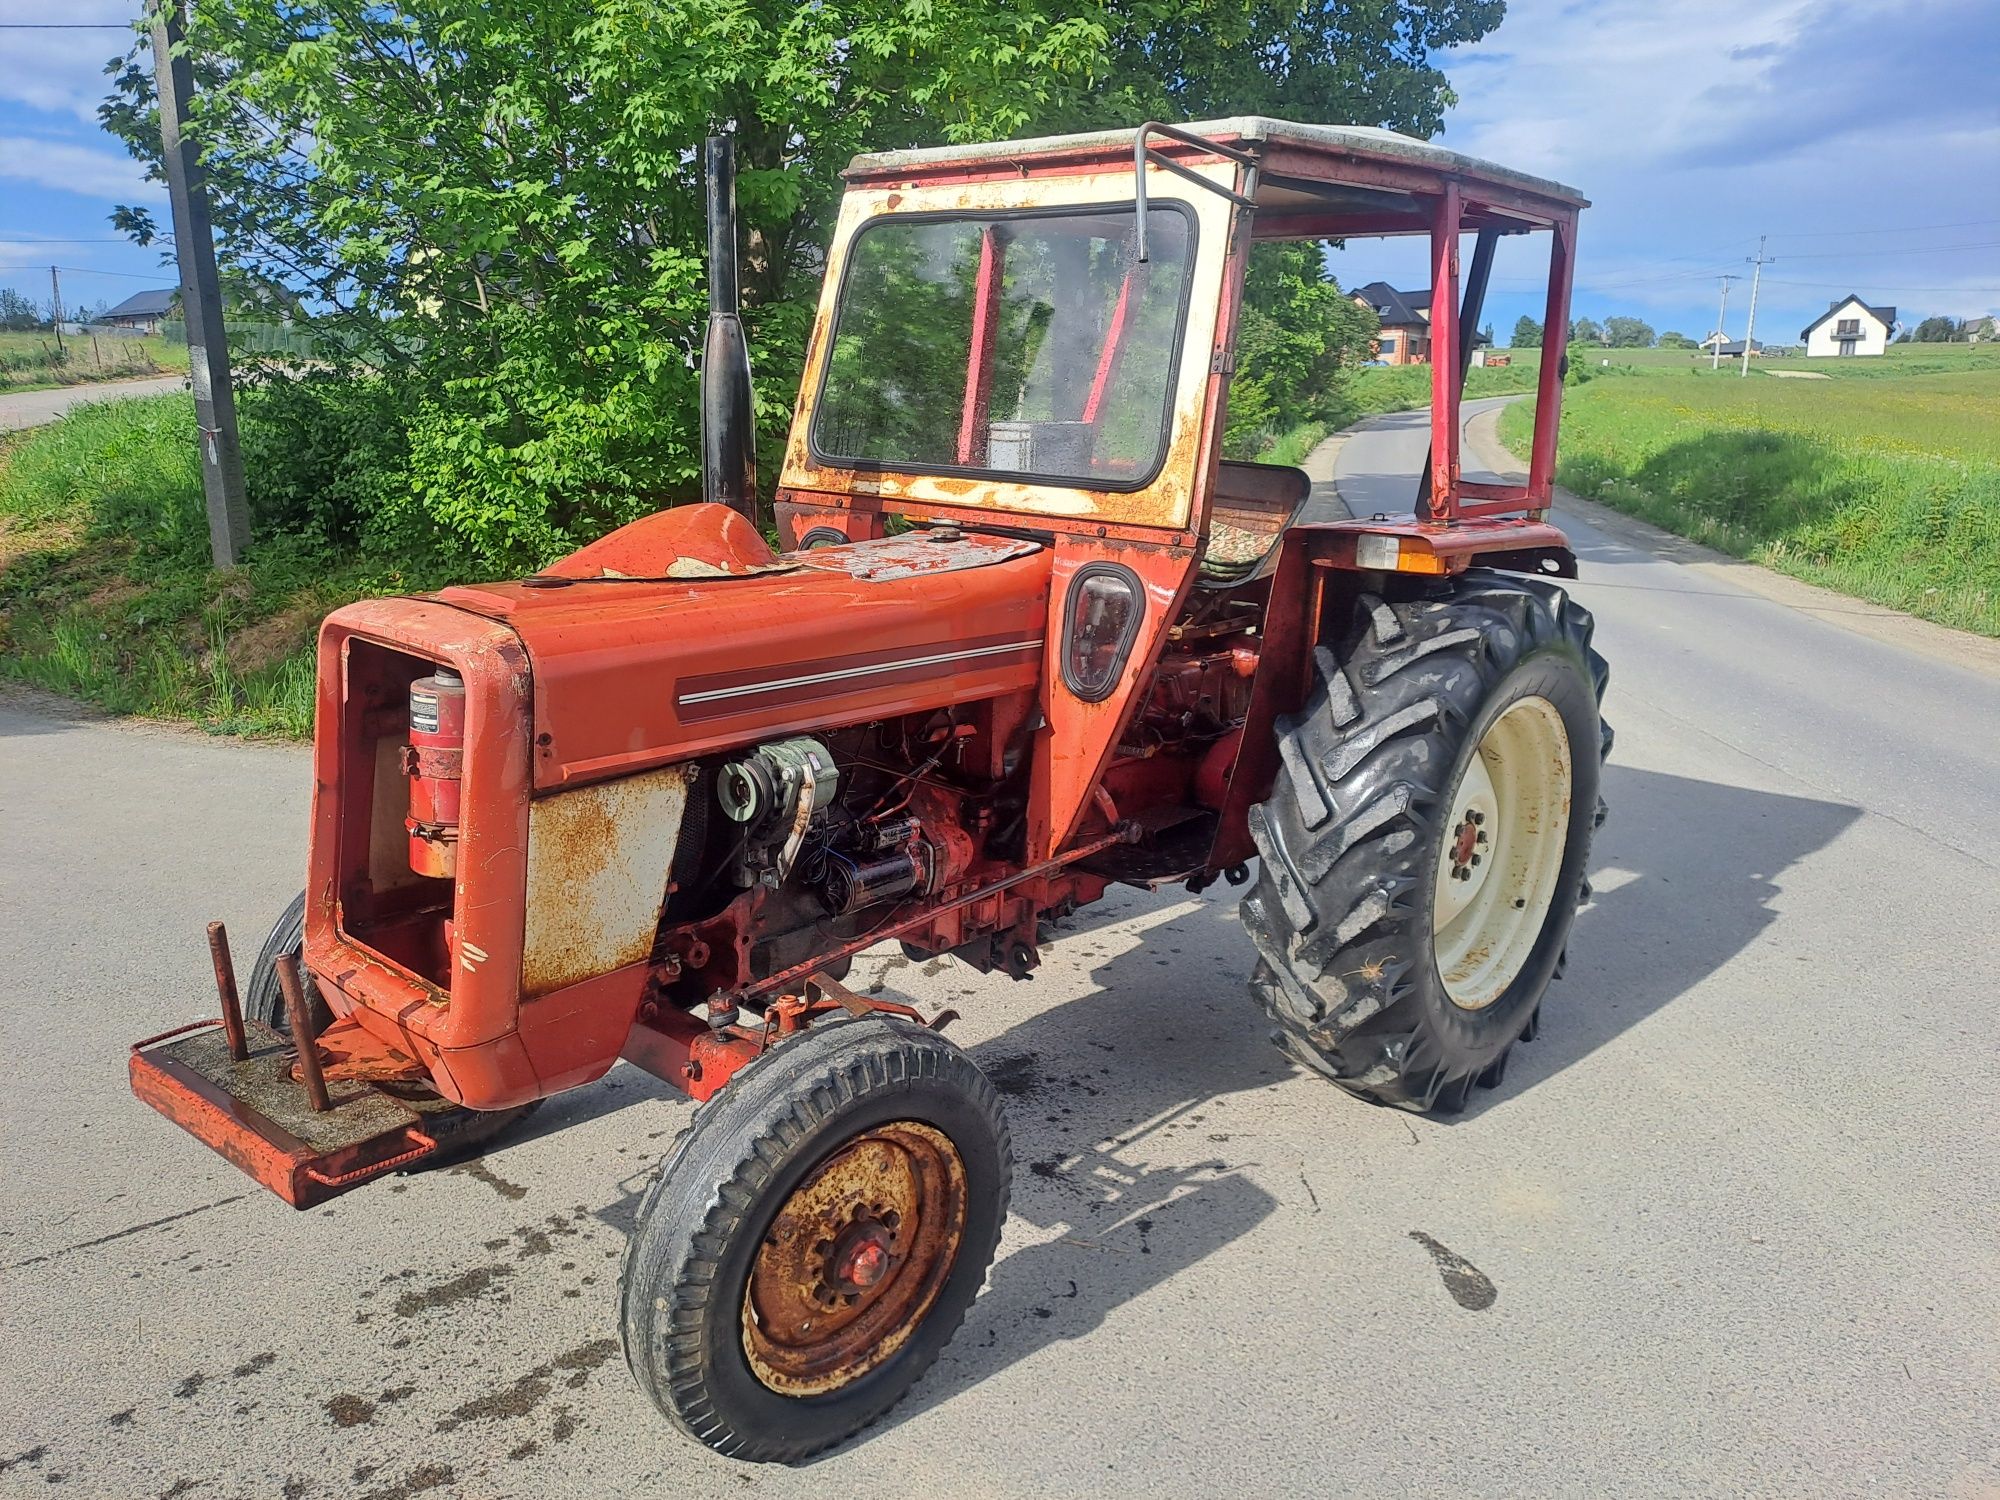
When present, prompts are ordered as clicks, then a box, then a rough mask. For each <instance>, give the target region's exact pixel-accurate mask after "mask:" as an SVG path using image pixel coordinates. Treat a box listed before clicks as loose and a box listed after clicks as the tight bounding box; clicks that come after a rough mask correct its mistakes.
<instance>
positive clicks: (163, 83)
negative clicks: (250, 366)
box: [146, 0, 250, 568]
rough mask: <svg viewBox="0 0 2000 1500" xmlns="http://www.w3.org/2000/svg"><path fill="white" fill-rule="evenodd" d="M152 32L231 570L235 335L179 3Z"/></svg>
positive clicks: (219, 533) (213, 495)
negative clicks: (193, 126) (191, 107)
mask: <svg viewBox="0 0 2000 1500" xmlns="http://www.w3.org/2000/svg"><path fill="white" fill-rule="evenodd" d="M146 12H147V19H148V20H149V21H150V22H151V24H152V28H153V83H154V87H155V88H156V89H157V90H158V91H159V96H160V144H161V145H162V146H163V147H164V148H165V154H166V168H167V193H168V196H169V197H170V198H171V200H172V202H173V210H174V249H175V251H176V252H177V254H178V255H179V258H180V271H181V316H182V317H183V318H184V319H185V320H186V322H187V351H188V378H189V380H190V381H191V382H192V384H193V385H194V412H195V428H196V433H197V436H198V438H199V441H200V446H201V487H202V492H203V494H204V495H205V496H206V497H207V500H208V547H209V553H210V555H211V556H212V557H213V558H214V560H215V565H216V567H218V568H233V567H235V566H236V564H237V562H238V560H239V559H240V558H241V557H242V555H243V548H244V545H245V544H246V543H247V542H248V541H249V540H250V507H249V504H248V502H247V501H246V500H245V498H244V493H243V450H242V447H241V445H240V444H239V442H238V439H237V435H236V396H235V392H234V391H233V390H232V389H231V387H230V383H229V334H228V332H227V330H226V329H224V327H223V324H222V287H221V283H220V280H219V279H218V277H217V276H216V271H215V233H214V230H213V228H212V227H211V225H210V223H209V217H208V174H207V172H206V171H204V170H203V168H202V164H201V151H200V148H199V147H198V146H197V145H196V144H195V142H193V141H192V140H190V139H188V137H187V134H186V131H187V123H188V102H189V100H190V99H192V98H193V97H194V68H193V67H192V65H191V64H190V63H189V62H188V59H187V54H186V51H185V49H184V47H183V45H182V17H181V0H146Z"/></svg>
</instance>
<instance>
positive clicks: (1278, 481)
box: [1197, 459, 1312, 588]
mask: <svg viewBox="0 0 2000 1500" xmlns="http://www.w3.org/2000/svg"><path fill="white" fill-rule="evenodd" d="M1311 494H1312V478H1311V476H1310V475H1308V474H1307V473H1306V471H1305V470H1304V469H1299V468H1294V467H1292V466H1291V465H1290V464H1253V463H1244V462H1240V461H1238V460H1235V459H1224V460H1223V461H1222V463H1221V465H1220V466H1219V470H1218V473H1217V475H1216V481H1215V496H1214V498H1213V500H1212V501H1211V502H1210V504H1209V509H1208V545H1207V546H1205V547H1203V548H1202V552H1201V562H1200V564H1199V567H1198V572H1197V577H1198V579H1199V581H1200V582H1201V583H1204V584H1206V585H1208V586H1209V587H1211V588H1227V587H1229V586H1231V585H1233V584H1238V583H1246V582H1248V581H1249V580H1250V579H1252V578H1255V577H1257V576H1258V575H1259V574H1260V573H1262V572H1263V571H1264V569H1265V567H1266V565H1267V564H1268V563H1270V562H1271V561H1272V559H1273V558H1275V556H1276V555H1277V550H1278V549H1277V543H1278V538H1279V537H1280V536H1282V535H1284V532H1285V528H1286V527H1288V526H1290V525H1291V524H1292V520H1293V518H1294V517H1295V516H1297V515H1298V513H1299V509H1300V507H1301V506H1303V505H1304V504H1305V503H1306V499H1307V497H1308V496H1310V495H1311Z"/></svg>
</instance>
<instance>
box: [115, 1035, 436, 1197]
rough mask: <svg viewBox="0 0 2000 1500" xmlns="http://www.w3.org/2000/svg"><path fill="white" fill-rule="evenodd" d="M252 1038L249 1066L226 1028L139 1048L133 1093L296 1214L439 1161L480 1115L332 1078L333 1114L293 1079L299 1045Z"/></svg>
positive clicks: (428, 1098) (135, 1047) (134, 1052)
mask: <svg viewBox="0 0 2000 1500" xmlns="http://www.w3.org/2000/svg"><path fill="white" fill-rule="evenodd" d="M243 1031H244V1040H245V1042H246V1044H247V1045H246V1051H247V1053H248V1056H246V1057H245V1058H243V1059H242V1060H240V1061H239V1060H237V1059H236V1058H234V1057H232V1056H231V1055H230V1046H229V1039H228V1036H227V1033H226V1031H225V1029H224V1027H223V1024H222V1022H221V1021H219V1020H216V1021H197V1022H195V1023H194V1024H193V1025H191V1026H181V1027H177V1028H175V1029H174V1030H173V1031H168V1032H163V1033H161V1034H160V1035H159V1036H155V1037H148V1038H147V1039H146V1040H144V1041H142V1042H135V1043H134V1044H133V1046H132V1057H131V1062H130V1065H129V1067H130V1072H131V1078H132V1092H133V1093H135V1094H137V1095H138V1096H139V1097H140V1098H141V1099H143V1100H144V1101H145V1102H146V1103H148V1104H150V1105H151V1106H152V1107H153V1108H154V1109H156V1110H158V1111H159V1112H160V1113H161V1114H163V1115H165V1116H166V1117H167V1118H168V1119H169V1120H172V1121H173V1122H174V1123H175V1124H176V1125H178V1126H180V1127H181V1128H182V1129H183V1130H185V1131H187V1132H188V1133H189V1134H190V1135H192V1136H194V1137H195V1138H196V1139H197V1140H199V1141H201V1142H202V1143H203V1144H205V1145H207V1146H209V1147H211V1148H213V1149H214V1150H215V1151H217V1152H219V1153H220V1154H221V1155H222V1156H223V1157H224V1158H226V1159H227V1160H228V1161H230V1162H232V1163H234V1164H235V1165H236V1166H237V1167H239V1168H241V1169H242V1170H243V1171H245V1172H247V1173H248V1174H249V1175H250V1176H252V1177H254V1178H256V1179H257V1181H259V1182H261V1183H263V1184H264V1186H265V1187H267V1188H269V1189H270V1190H271V1191H272V1192H274V1193H276V1194H277V1195H278V1196H279V1197H280V1198H283V1199H284V1200H285V1201H286V1202H287V1203H289V1204H291V1205H292V1207H294V1208H311V1207H312V1206H313V1205H314V1204H316V1203H323V1202H325V1201H326V1200H327V1199H329V1198H333V1197H337V1196H339V1195H340V1194H341V1193H344V1192H347V1191H349V1190H351V1189H353V1188H357V1187H360V1186H361V1185H362V1184H363V1183H365V1182H369V1181H372V1180H373V1179H374V1178H377V1177H380V1176H383V1175H384V1174H385V1173H388V1172H393V1171H395V1170H396V1169H397V1168H399V1167H407V1166H413V1165H415V1164H416V1163H417V1162H420V1161H422V1160H423V1159H425V1158H426V1157H430V1156H434V1155H436V1154H437V1153H438V1152H439V1150H440V1149H441V1145H440V1142H441V1141H442V1140H443V1139H444V1138H445V1137H446V1136H447V1135H449V1134H451V1133H452V1131H451V1129H450V1127H452V1126H454V1125H456V1124H457V1123H458V1122H459V1121H460V1120H461V1119H462V1118H463V1117H465V1116H466V1115H468V1114H469V1113H471V1111H468V1110H465V1109H462V1108H460V1107H459V1106H457V1105H455V1104H452V1103H451V1102H450V1101H448V1100H445V1099H440V1098H437V1097H436V1096H435V1095H423V1096H420V1097H417V1098H404V1097H402V1096H400V1095H398V1094H392V1093H390V1092H388V1091H387V1090H385V1089H383V1088H380V1087H378V1086H377V1085H375V1084H372V1083H366V1082H361V1081H358V1080H351V1079H329V1080H328V1081H327V1092H328V1095H329V1097H330V1102H331V1108H329V1109H327V1110H324V1111H315V1110H314V1109H313V1108H312V1105H311V1102H310V1101H309V1100H308V1098H307V1096H306V1090H305V1086H304V1085H303V1084H301V1083H299V1082H298V1081H297V1080H295V1079H294V1078H293V1077H292V1066H293V1057H294V1053H293V1049H292V1046H291V1043H290V1041H289V1040H288V1039H287V1038H285V1037H282V1036H280V1035H279V1034H278V1033H277V1032H275V1031H273V1030H272V1029H271V1028H270V1027H268V1026H265V1025H263V1024H261V1023H259V1022H257V1021H246V1022H244V1025H243Z"/></svg>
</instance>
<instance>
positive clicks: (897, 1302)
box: [743, 1120, 967, 1396]
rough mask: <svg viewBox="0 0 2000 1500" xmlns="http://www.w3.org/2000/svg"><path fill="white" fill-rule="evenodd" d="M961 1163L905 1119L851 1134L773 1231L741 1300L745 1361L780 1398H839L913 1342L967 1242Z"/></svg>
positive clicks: (945, 1142)
mask: <svg viewBox="0 0 2000 1500" xmlns="http://www.w3.org/2000/svg"><path fill="white" fill-rule="evenodd" d="M966 1194H967V1189H966V1179H965V1163H964V1162H963V1161H962V1160H960V1158H959V1154H958V1148H957V1147H955V1146H953V1145H952V1143H951V1141H950V1140H949V1139H948V1138H947V1137H946V1136H945V1135H944V1133H943V1132H942V1131H939V1130H936V1129H933V1128H932V1127H931V1126H929V1125H921V1124H918V1123H916V1122H915V1121H910V1120H904V1121H898V1122H896V1123H895V1124H891V1125H883V1126H879V1127H877V1128H876V1129H874V1130H870V1131H868V1132H867V1133H865V1134H863V1135H859V1136H856V1137H855V1138H854V1139H853V1140H851V1141H849V1142H848V1143H847V1144H846V1145H844V1146H842V1147H841V1148H840V1149H839V1150H838V1151H836V1152H834V1154H833V1155H832V1156H830V1157H828V1158H827V1159H826V1160H825V1161H824V1162H822V1163H821V1164H820V1165H819V1166H818V1167H816V1168H815V1169H814V1170H813V1172H812V1173H811V1175H809V1176H808V1177H807V1178H806V1180H805V1181H804V1182H802V1183H800V1184H799V1186H798V1188H797V1190H796V1191H794V1192H793V1194H792V1196H791V1197H790V1198H788V1199H787V1200H786V1201H785V1205H784V1207H783V1208H781V1209H779V1210H778V1216H777V1218H776V1219H774V1220H773V1221H772V1223H771V1228H770V1230H769V1232H768V1233H767V1234H766V1235H765V1236H764V1243H763V1245H762V1247H761V1248H760V1249H759V1250H758V1252H757V1260H756V1263H755V1264H754V1265H753V1266H752V1267H751V1271H750V1280H749V1283H748V1285H747V1286H746V1287H745V1288H744V1293H743V1352H744V1353H745V1355H747V1356H748V1358H749V1361H750V1368H751V1370H752V1371H753V1372H755V1374H756V1376H757V1378H758V1379H759V1380H761V1381H762V1382H763V1383H764V1384H765V1385H766V1386H768V1387H770V1388H771V1389H772V1390H774V1391H778V1392H780V1393H781V1394H783V1395H787V1396H817V1395H824V1394H826V1393H827V1392H830V1391H834V1390H838V1389H839V1388H840V1387H842V1386H844V1385H847V1384H848V1383H849V1382H851V1381H854V1380H857V1379H859V1378H860V1377H861V1376H863V1375H866V1374H867V1373H868V1372H869V1371H870V1370H873V1369H875V1368H877V1367H878V1366H880V1365H881V1364H882V1363H883V1362H884V1361H886V1360H888V1359H889V1358H890V1357H891V1356H893V1355H894V1354H895V1353H896V1351H897V1350H898V1349H900V1348H902V1347H903V1345H904V1344H905V1343H906V1342H908V1340H909V1337H910V1335H911V1334H912V1333H914V1332H915V1331H916V1330H917V1328H918V1326H919V1325H921V1324H922V1322H923V1320H924V1319H925V1317H927V1316H928V1315H929V1313H930V1310H931V1308H932V1306H933V1305H934V1304H935V1303H936V1301H937V1298H938V1293H939V1292H941V1291H942V1290H943V1289H944V1284H945V1281H946V1280H947V1279H948V1278H949V1277H950V1275H951V1268H952V1266H953V1265H954V1264H955V1263H956V1262H957V1259H958V1247H959V1243H960V1241H961V1239H962V1238H963V1237H964V1234H965V1212H966Z"/></svg>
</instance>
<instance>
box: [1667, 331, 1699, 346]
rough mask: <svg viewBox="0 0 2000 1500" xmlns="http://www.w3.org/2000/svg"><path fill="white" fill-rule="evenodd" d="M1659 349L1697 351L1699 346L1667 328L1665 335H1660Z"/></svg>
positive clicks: (1685, 336) (1683, 335)
mask: <svg viewBox="0 0 2000 1500" xmlns="http://www.w3.org/2000/svg"><path fill="white" fill-rule="evenodd" d="M1659 347H1660V348H1662V349H1698V348H1700V347H1701V346H1700V345H1699V344H1697V343H1695V341H1694V340H1693V339H1691V338H1689V337H1688V336H1687V335H1686V334H1684V333H1679V332H1676V331H1675V330H1674V329H1671V328H1669V329H1668V330H1667V331H1666V332H1665V333H1663V334H1661V335H1660V343H1659Z"/></svg>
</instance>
